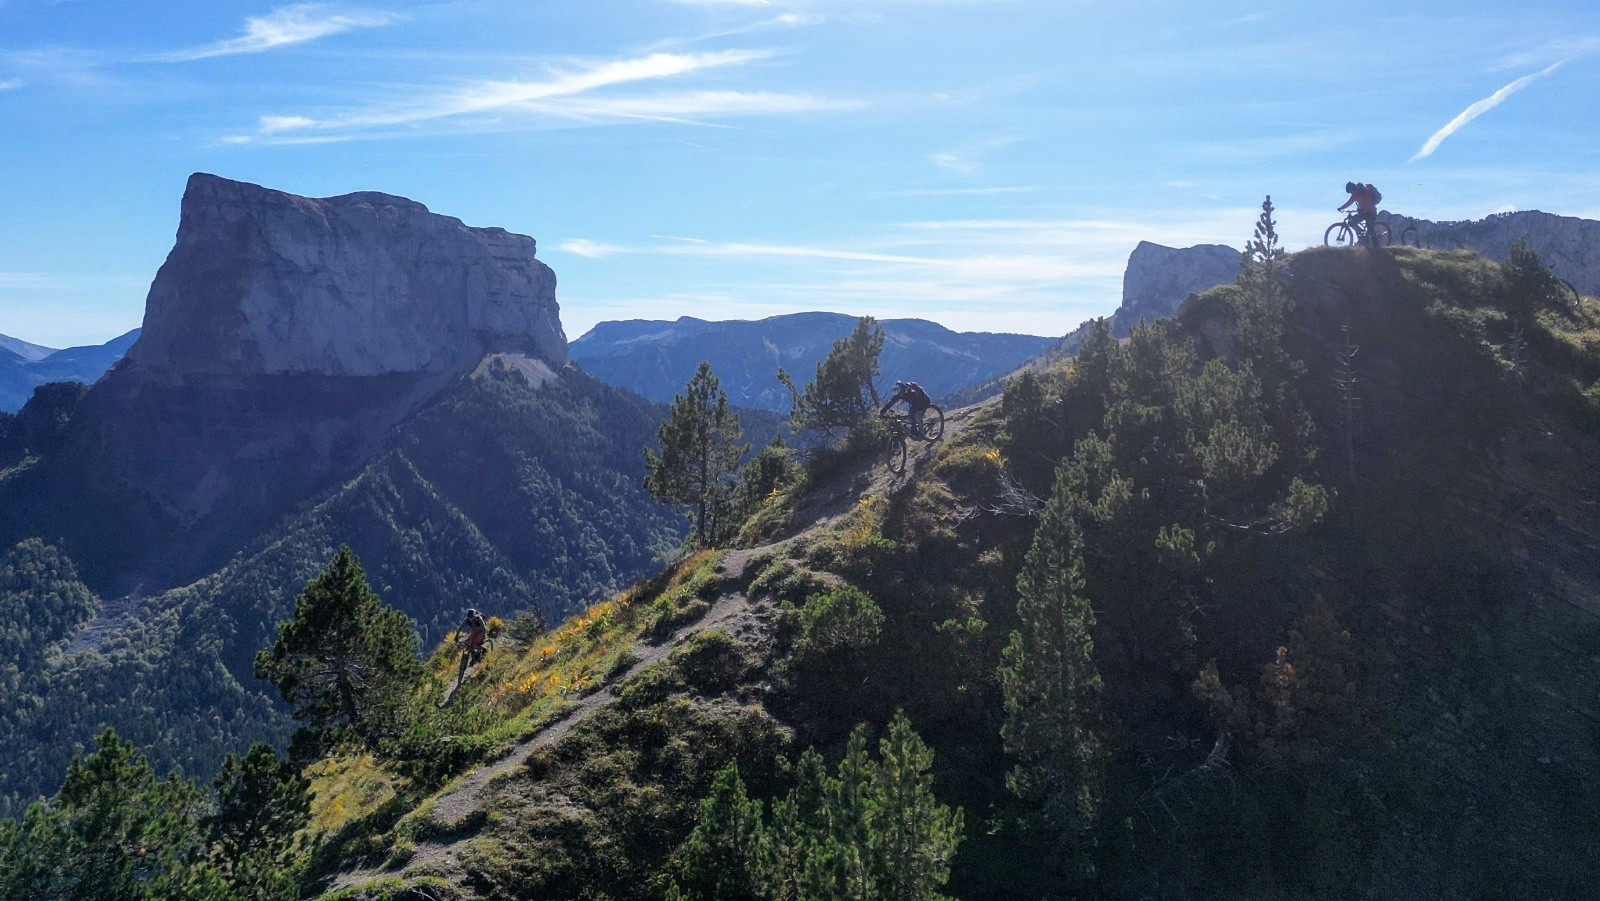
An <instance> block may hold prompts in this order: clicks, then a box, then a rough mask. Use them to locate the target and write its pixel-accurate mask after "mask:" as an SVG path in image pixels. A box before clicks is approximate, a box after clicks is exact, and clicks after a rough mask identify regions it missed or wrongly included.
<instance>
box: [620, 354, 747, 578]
mask: <svg viewBox="0 0 1600 901" xmlns="http://www.w3.org/2000/svg"><path fill="white" fill-rule="evenodd" d="M742 434H743V432H742V431H741V429H740V427H739V416H738V414H736V413H734V412H733V409H732V408H731V407H729V406H728V395H727V392H725V391H723V390H722V384H721V383H720V382H719V381H718V380H717V377H716V376H715V375H714V374H712V372H711V364H710V363H706V362H701V364H700V368H699V369H698V370H697V371H696V372H695V374H694V377H693V378H691V379H689V383H688V384H687V385H685V386H684V390H683V393H682V394H680V395H678V396H677V397H675V398H673V401H672V407H671V409H669V410H668V411H667V419H666V421H665V422H663V423H661V430H660V431H659V432H657V437H658V438H659V439H660V441H661V455H660V456H657V455H656V453H655V452H654V451H652V450H650V449H649V448H646V449H645V452H644V462H645V468H646V469H647V470H648V471H649V472H648V474H647V475H646V476H645V481H644V485H645V488H646V489H647V490H649V492H650V493H651V495H653V496H654V497H655V498H656V499H657V500H659V501H662V502H663V503H669V504H682V505H685V506H686V507H688V508H689V509H690V511H692V515H693V518H694V530H695V542H696V544H698V545H700V546H701V547H705V546H706V545H707V544H708V543H712V542H715V541H717V540H719V538H720V537H721V534H720V533H721V532H722V531H724V530H725V528H726V524H725V523H724V519H725V517H726V514H727V513H728V511H729V508H730V506H731V503H732V498H733V490H734V482H733V477H734V474H735V473H736V472H737V471H738V468H739V458H740V457H742V456H743V455H744V452H745V451H746V450H748V449H749V445H746V444H740V443H738V442H739V438H740V437H741V436H742Z"/></svg>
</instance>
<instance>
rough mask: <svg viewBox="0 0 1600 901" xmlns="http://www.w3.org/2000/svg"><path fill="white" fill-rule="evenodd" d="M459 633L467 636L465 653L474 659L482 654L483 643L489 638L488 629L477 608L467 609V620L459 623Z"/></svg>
mask: <svg viewBox="0 0 1600 901" xmlns="http://www.w3.org/2000/svg"><path fill="white" fill-rule="evenodd" d="M461 631H462V632H464V633H466V636H467V653H468V654H469V655H472V656H474V657H476V656H477V655H478V654H480V653H482V651H483V642H484V640H485V639H486V638H488V637H489V627H488V625H487V624H486V623H485V622H484V620H483V614H481V613H479V612H478V611H477V608H475V607H468V608H467V618H466V619H465V620H462V622H461Z"/></svg>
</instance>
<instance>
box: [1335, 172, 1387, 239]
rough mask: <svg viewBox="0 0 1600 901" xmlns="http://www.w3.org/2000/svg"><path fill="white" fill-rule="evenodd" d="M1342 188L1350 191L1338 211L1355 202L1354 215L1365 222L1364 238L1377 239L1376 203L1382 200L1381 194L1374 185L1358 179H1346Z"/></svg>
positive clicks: (1342, 210) (1347, 207)
mask: <svg viewBox="0 0 1600 901" xmlns="http://www.w3.org/2000/svg"><path fill="white" fill-rule="evenodd" d="M1344 189H1345V190H1346V191H1349V192H1350V199H1349V200H1346V201H1345V202H1344V204H1343V205H1341V206H1340V207H1339V212H1341V213H1342V212H1344V211H1345V210H1347V209H1349V208H1350V205H1351V204H1355V207H1356V215H1357V216H1359V217H1361V221H1362V222H1363V223H1365V224H1366V239H1367V240H1368V241H1375V240H1377V239H1376V237H1375V234H1376V227H1377V224H1378V204H1379V203H1382V202H1383V194H1382V192H1380V191H1379V190H1378V189H1377V188H1376V187H1374V186H1372V185H1369V184H1363V183H1362V182H1358V181H1347V182H1345V183H1344Z"/></svg>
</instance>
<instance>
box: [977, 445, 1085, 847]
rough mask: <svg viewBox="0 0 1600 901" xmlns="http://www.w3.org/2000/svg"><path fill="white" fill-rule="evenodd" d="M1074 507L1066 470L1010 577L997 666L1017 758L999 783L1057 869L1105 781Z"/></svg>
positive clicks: (1006, 729) (1078, 840)
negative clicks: (1048, 847)
mask: <svg viewBox="0 0 1600 901" xmlns="http://www.w3.org/2000/svg"><path fill="white" fill-rule="evenodd" d="M1076 503H1077V502H1076V500H1075V498H1074V497H1073V493H1072V479H1071V477H1070V475H1069V474H1068V472H1067V467H1066V466H1065V465H1063V467H1062V469H1061V471H1060V472H1059V473H1058V475H1057V478H1056V484H1055V490H1054V491H1053V492H1052V494H1051V497H1050V501H1049V503H1048V504H1047V505H1046V506H1045V509H1044V512H1043V514H1041V516H1040V522H1039V527H1038V530H1037V532H1036V533H1035V534H1034V540H1033V547H1032V548H1031V549H1030V550H1029V551H1028V555H1027V558H1026V560H1025V562H1024V564H1023V569H1022V573H1021V574H1020V575H1019V576H1018V577H1017V591H1018V595H1019V598H1018V600H1017V615H1018V618H1019V619H1020V620H1021V628H1020V629H1019V630H1017V631H1015V632H1012V633H1011V640H1010V642H1009V643H1008V644H1007V646H1006V648H1005V652H1004V655H1003V662H1002V663H1001V666H1000V687H1001V690H1002V692H1003V693H1004V697H1005V722H1004V725H1003V726H1002V727H1001V731H1000V734H1001V737H1002V739H1003V740H1004V742H1005V748H1006V752H1007V753H1008V754H1010V755H1011V757H1012V758H1013V759H1014V760H1016V766H1015V767H1014V768H1013V769H1012V770H1011V772H1010V773H1009V774H1008V775H1007V777H1006V784H1007V785H1008V786H1009V787H1010V789H1011V790H1012V792H1013V793H1015V794H1016V795H1017V797H1018V798H1020V799H1021V800H1022V801H1023V802H1024V803H1025V804H1027V805H1028V806H1029V807H1030V808H1031V811H1030V815H1029V817H1028V820H1029V821H1030V825H1032V826H1033V827H1035V828H1036V829H1037V830H1038V831H1039V832H1040V833H1041V834H1042V835H1043V836H1046V837H1048V838H1049V839H1050V840H1052V842H1053V843H1054V844H1055V845H1056V847H1057V850H1058V851H1059V852H1060V854H1061V856H1062V858H1063V862H1064V863H1066V862H1070V861H1069V858H1070V857H1071V856H1072V854H1073V852H1076V851H1081V850H1083V849H1084V848H1085V847H1086V846H1087V837H1088V835H1089V832H1090V830H1091V828H1092V827H1093V826H1094V824H1095V821H1096V818H1097V816H1098V815H1099V812H1100V807H1101V804H1102V801H1103V797H1104V783H1105V753H1104V749H1103V747H1102V743H1101V738H1100V734H1099V729H1098V726H1099V720H1100V703H1101V701H1100V693H1101V682H1100V675H1099V672H1098V671H1097V670H1096V669H1095V665H1094V641H1093V638H1092V636H1091V632H1092V631H1093V629H1094V624H1095V617H1094V612H1093V611H1092V610H1091V609H1090V607H1089V602H1088V600H1087V599H1085V598H1084V596H1083V559H1082V554H1083V538H1082V535H1081V533H1080V532H1079V529H1078V524H1077V522H1076V521H1074V519H1073V518H1072V516H1071V512H1070V511H1071V510H1072V508H1073V507H1074V506H1075V504H1076Z"/></svg>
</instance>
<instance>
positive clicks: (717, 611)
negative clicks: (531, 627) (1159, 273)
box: [327, 546, 770, 891]
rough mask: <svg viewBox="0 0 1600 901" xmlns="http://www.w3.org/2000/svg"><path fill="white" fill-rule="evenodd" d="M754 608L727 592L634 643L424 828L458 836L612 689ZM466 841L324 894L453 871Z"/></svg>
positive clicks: (738, 564) (438, 846) (363, 873)
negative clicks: (659, 638) (625, 658)
mask: <svg viewBox="0 0 1600 901" xmlns="http://www.w3.org/2000/svg"><path fill="white" fill-rule="evenodd" d="M769 547H770V546H769ZM768 549H769V548H768V547H760V548H746V549H741V550H736V551H730V552H729V553H728V554H727V555H726V556H725V557H724V558H723V560H722V562H721V563H719V564H718V566H717V570H718V573H719V574H720V575H722V576H723V577H724V578H727V579H729V580H730V581H733V582H735V583H737V582H739V581H740V580H742V578H743V576H744V569H745V565H746V564H747V563H748V562H749V560H750V559H751V558H752V557H754V556H755V555H756V554H759V553H761V552H763V551H765V550H768ZM758 606H760V605H758V604H752V603H751V601H750V600H749V599H748V598H746V597H745V596H744V594H743V593H740V592H730V593H728V594H724V595H722V596H721V597H719V598H718V599H717V601H716V603H715V604H713V605H712V606H711V608H710V609H709V610H707V611H706V613H705V615H704V616H702V617H701V618H700V619H699V620H696V621H695V622H693V623H690V624H689V625H686V626H684V627H683V628H681V629H679V630H678V631H677V632H676V633H674V634H673V635H672V637H671V638H669V639H667V640H666V641H663V642H660V643H659V644H649V643H647V642H645V641H644V640H640V641H638V642H637V643H635V644H634V647H633V653H634V656H635V657H636V658H637V661H636V662H635V663H634V664H633V665H632V666H630V667H629V668H628V669H627V670H626V671H625V672H623V673H622V674H621V675H620V676H617V677H615V678H613V679H611V680H609V681H608V682H607V683H606V684H605V685H604V686H603V687H601V688H600V689H598V690H597V691H594V692H593V693H591V694H589V695H586V696H584V697H583V698H581V699H579V700H578V701H576V702H574V703H573V704H572V705H571V706H569V707H567V708H566V709H565V710H563V711H561V712H560V713H559V714H557V715H556V717H555V718H554V719H552V720H550V721H548V722H546V723H545V724H544V725H543V726H541V727H540V729H539V731H538V732H536V733H534V734H533V735H531V736H530V737H528V738H526V739H524V740H523V741H522V742H521V743H519V744H517V745H516V746H515V747H513V748H512V749H511V751H510V753H508V754H506V755H505V756H504V757H501V758H500V759H499V760H496V761H494V762H493V763H490V764H487V765H485V766H483V767H480V768H479V769H476V770H474V771H472V772H471V773H469V774H467V775H466V776H464V777H462V778H461V779H460V780H458V781H457V782H456V783H455V784H454V785H452V786H451V787H450V788H448V789H447V790H445V791H444V792H443V793H442V794H439V795H437V796H435V797H434V799H433V801H432V810H430V811H429V812H428V814H427V820H428V823H429V825H431V826H432V827H434V828H435V829H437V830H439V831H441V832H443V833H445V834H446V835H449V834H450V833H454V832H458V831H460V830H462V829H463V827H464V826H466V825H467V824H468V822H469V818H470V817H471V816H472V814H473V813H474V812H475V811H477V810H479V809H480V804H481V802H482V801H483V800H484V792H485V790H486V789H488V787H489V785H490V783H491V782H493V781H494V780H495V779H496V778H499V777H501V776H504V775H506V774H508V773H511V772H513V771H514V770H516V769H517V768H518V767H520V766H522V765H523V764H525V763H527V761H528V758H529V757H532V756H533V754H534V752H536V751H538V750H539V749H540V748H546V747H549V746H551V745H553V744H555V743H556V742H559V741H560V740H561V739H562V738H564V737H566V735H567V734H568V733H569V732H571V731H572V729H573V727H575V726H577V725H578V724H579V723H581V722H583V721H584V720H585V719H586V718H587V717H588V716H589V714H591V713H592V712H593V711H595V710H596V709H598V708H600V707H603V706H605V705H607V704H610V703H611V702H612V701H614V700H616V697H617V689H618V688H619V687H620V686H622V685H623V684H624V683H626V682H627V681H628V680H629V679H630V678H632V677H633V676H634V675H635V674H637V673H638V672H639V671H641V670H643V669H644V668H645V667H647V666H649V665H650V664H652V663H655V662H656V661H658V660H661V659H662V658H664V657H666V656H667V655H668V654H670V653H672V651H673V650H674V649H676V648H678V647H680V646H682V645H683V643H684V642H686V641H688V639H689V638H690V637H691V636H693V635H695V634H696V633H699V632H703V631H706V630H708V629H716V628H723V629H727V630H728V631H731V632H735V633H737V632H740V631H744V630H747V629H749V628H751V627H753V626H755V625H756V624H755V622H754V620H755V619H756V608H757V607H758ZM471 838H472V836H471V835H470V834H466V835H459V836H457V837H454V838H446V839H444V840H442V841H426V842H421V843H419V844H418V845H417V846H416V848H415V849H413V851H412V854H411V856H410V857H409V858H408V859H407V860H406V861H405V863H404V864H401V865H400V866H398V867H394V868H383V867H374V868H367V867H363V868H360V869H355V870H349V871H346V872H344V873H340V874H338V875H337V876H335V877H334V878H333V879H332V880H331V881H330V882H329V884H328V885H327V890H328V891H333V890H336V889H341V888H349V887H354V886H359V885H362V884H364V883H366V882H369V881H371V880H374V879H380V878H383V877H392V876H408V875H417V876H421V875H426V874H437V873H442V872H448V871H451V870H454V869H455V866H454V865H455V864H456V862H457V860H458V858H459V853H460V851H461V849H462V847H463V846H464V845H465V844H466V842H467V841H469V840H470V839H471Z"/></svg>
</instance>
